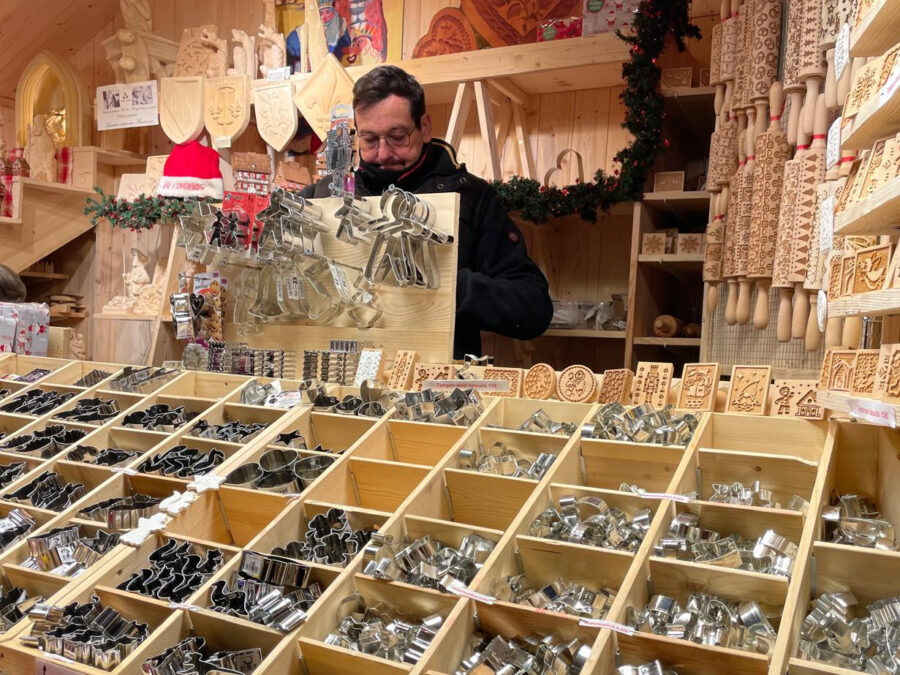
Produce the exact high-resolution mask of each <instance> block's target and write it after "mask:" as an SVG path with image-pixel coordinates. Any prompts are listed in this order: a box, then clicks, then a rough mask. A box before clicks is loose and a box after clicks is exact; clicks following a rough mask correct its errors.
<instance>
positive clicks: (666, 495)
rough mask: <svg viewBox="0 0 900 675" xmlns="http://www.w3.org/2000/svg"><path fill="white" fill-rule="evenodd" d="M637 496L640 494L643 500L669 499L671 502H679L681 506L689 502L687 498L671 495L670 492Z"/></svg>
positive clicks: (647, 493) (642, 493)
mask: <svg viewBox="0 0 900 675" xmlns="http://www.w3.org/2000/svg"><path fill="white" fill-rule="evenodd" d="M638 494H640V496H641V497H642V498H643V499H671V500H672V501H673V502H681V503H682V504H687V503H688V502H689V501H691V500H690V498H689V497H685V496H684V495H676V494H672V493H670V492H641V493H638Z"/></svg>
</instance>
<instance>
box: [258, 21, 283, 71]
mask: <svg viewBox="0 0 900 675" xmlns="http://www.w3.org/2000/svg"><path fill="white" fill-rule="evenodd" d="M256 37H257V38H258V39H257V41H256V48H257V49H258V50H259V72H260V73H261V74H262V76H263V77H266V75H267V74H268V72H269V71H270V70H272V69H273V68H284V66H285V63H286V59H287V52H286V50H285V45H284V35H282V34H281V33H279V32H278V30H277V29H275V28H272V27H270V26H266V25H265V24H263V25H260V27H259V33H257V35H256Z"/></svg>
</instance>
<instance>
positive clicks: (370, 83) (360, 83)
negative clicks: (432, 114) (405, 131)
mask: <svg viewBox="0 0 900 675" xmlns="http://www.w3.org/2000/svg"><path fill="white" fill-rule="evenodd" d="M391 94H394V95H396V96H399V97H401V98H405V99H406V100H407V101H409V114H410V116H411V117H412V120H413V122H415V124H416V128H418V127H419V125H420V124H421V123H422V115H424V114H425V90H424V89H422V85H421V84H419V81H418V80H417V79H416V78H414V77H413V76H412V75H410V74H409V73H407V72H406V71H405V70H403V69H402V68H398V67H397V66H378V67H377V68H373V69H372V70H370V71H369V72H368V73H366V74H365V75H363V76H362V77H361V78H359V79H358V80H357V81H356V84H354V85H353V109H354V110H356V109H359V110H365V109H366V108H368V107H369V106H373V105H375V104H376V103H379V102H380V101H383V100H384V99H386V98H387V97H388V96H390V95H391Z"/></svg>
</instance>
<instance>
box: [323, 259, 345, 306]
mask: <svg viewBox="0 0 900 675" xmlns="http://www.w3.org/2000/svg"><path fill="white" fill-rule="evenodd" d="M328 269H330V270H331V279H332V281H334V287H335V288H336V289H337V291H338V293H340V294H341V297H342V298H343V299H344V300H345V301H347V300H349V299H350V293H349V288H348V284H347V275H346V274H345V273H344V270H342V269H341V268H340V267H338V266H337V265H335V264H334V263H328Z"/></svg>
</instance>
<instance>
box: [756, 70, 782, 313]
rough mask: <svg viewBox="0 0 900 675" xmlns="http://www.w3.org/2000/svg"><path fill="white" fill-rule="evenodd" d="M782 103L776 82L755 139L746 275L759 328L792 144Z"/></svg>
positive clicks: (764, 310) (765, 308) (766, 299)
mask: <svg viewBox="0 0 900 675" xmlns="http://www.w3.org/2000/svg"><path fill="white" fill-rule="evenodd" d="M782 103H783V100H782V94H781V83H780V82H775V83H774V84H773V85H772V87H771V89H770V92H769V120H770V122H769V128H768V129H767V130H766V131H765V132H763V133H762V134H760V135H759V136H758V137H757V139H756V173H755V175H754V177H753V204H752V210H751V215H750V253H749V256H748V258H749V266H748V274H747V276H748V277H749V278H750V279H755V280H756V309H755V311H754V313H753V325H754V327H756V328H757V329H759V330H764V329H765V328H767V327H768V325H769V286H770V284H771V282H772V266H773V264H774V262H775V242H776V240H777V238H778V207H779V204H780V203H781V190H782V187H783V185H784V164H785V162H787V160H788V158H789V157H790V156H791V147H790V146H789V145H788V142H787V136H786V134H785V133H784V130H783V129H782V128H781V109H782Z"/></svg>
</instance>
